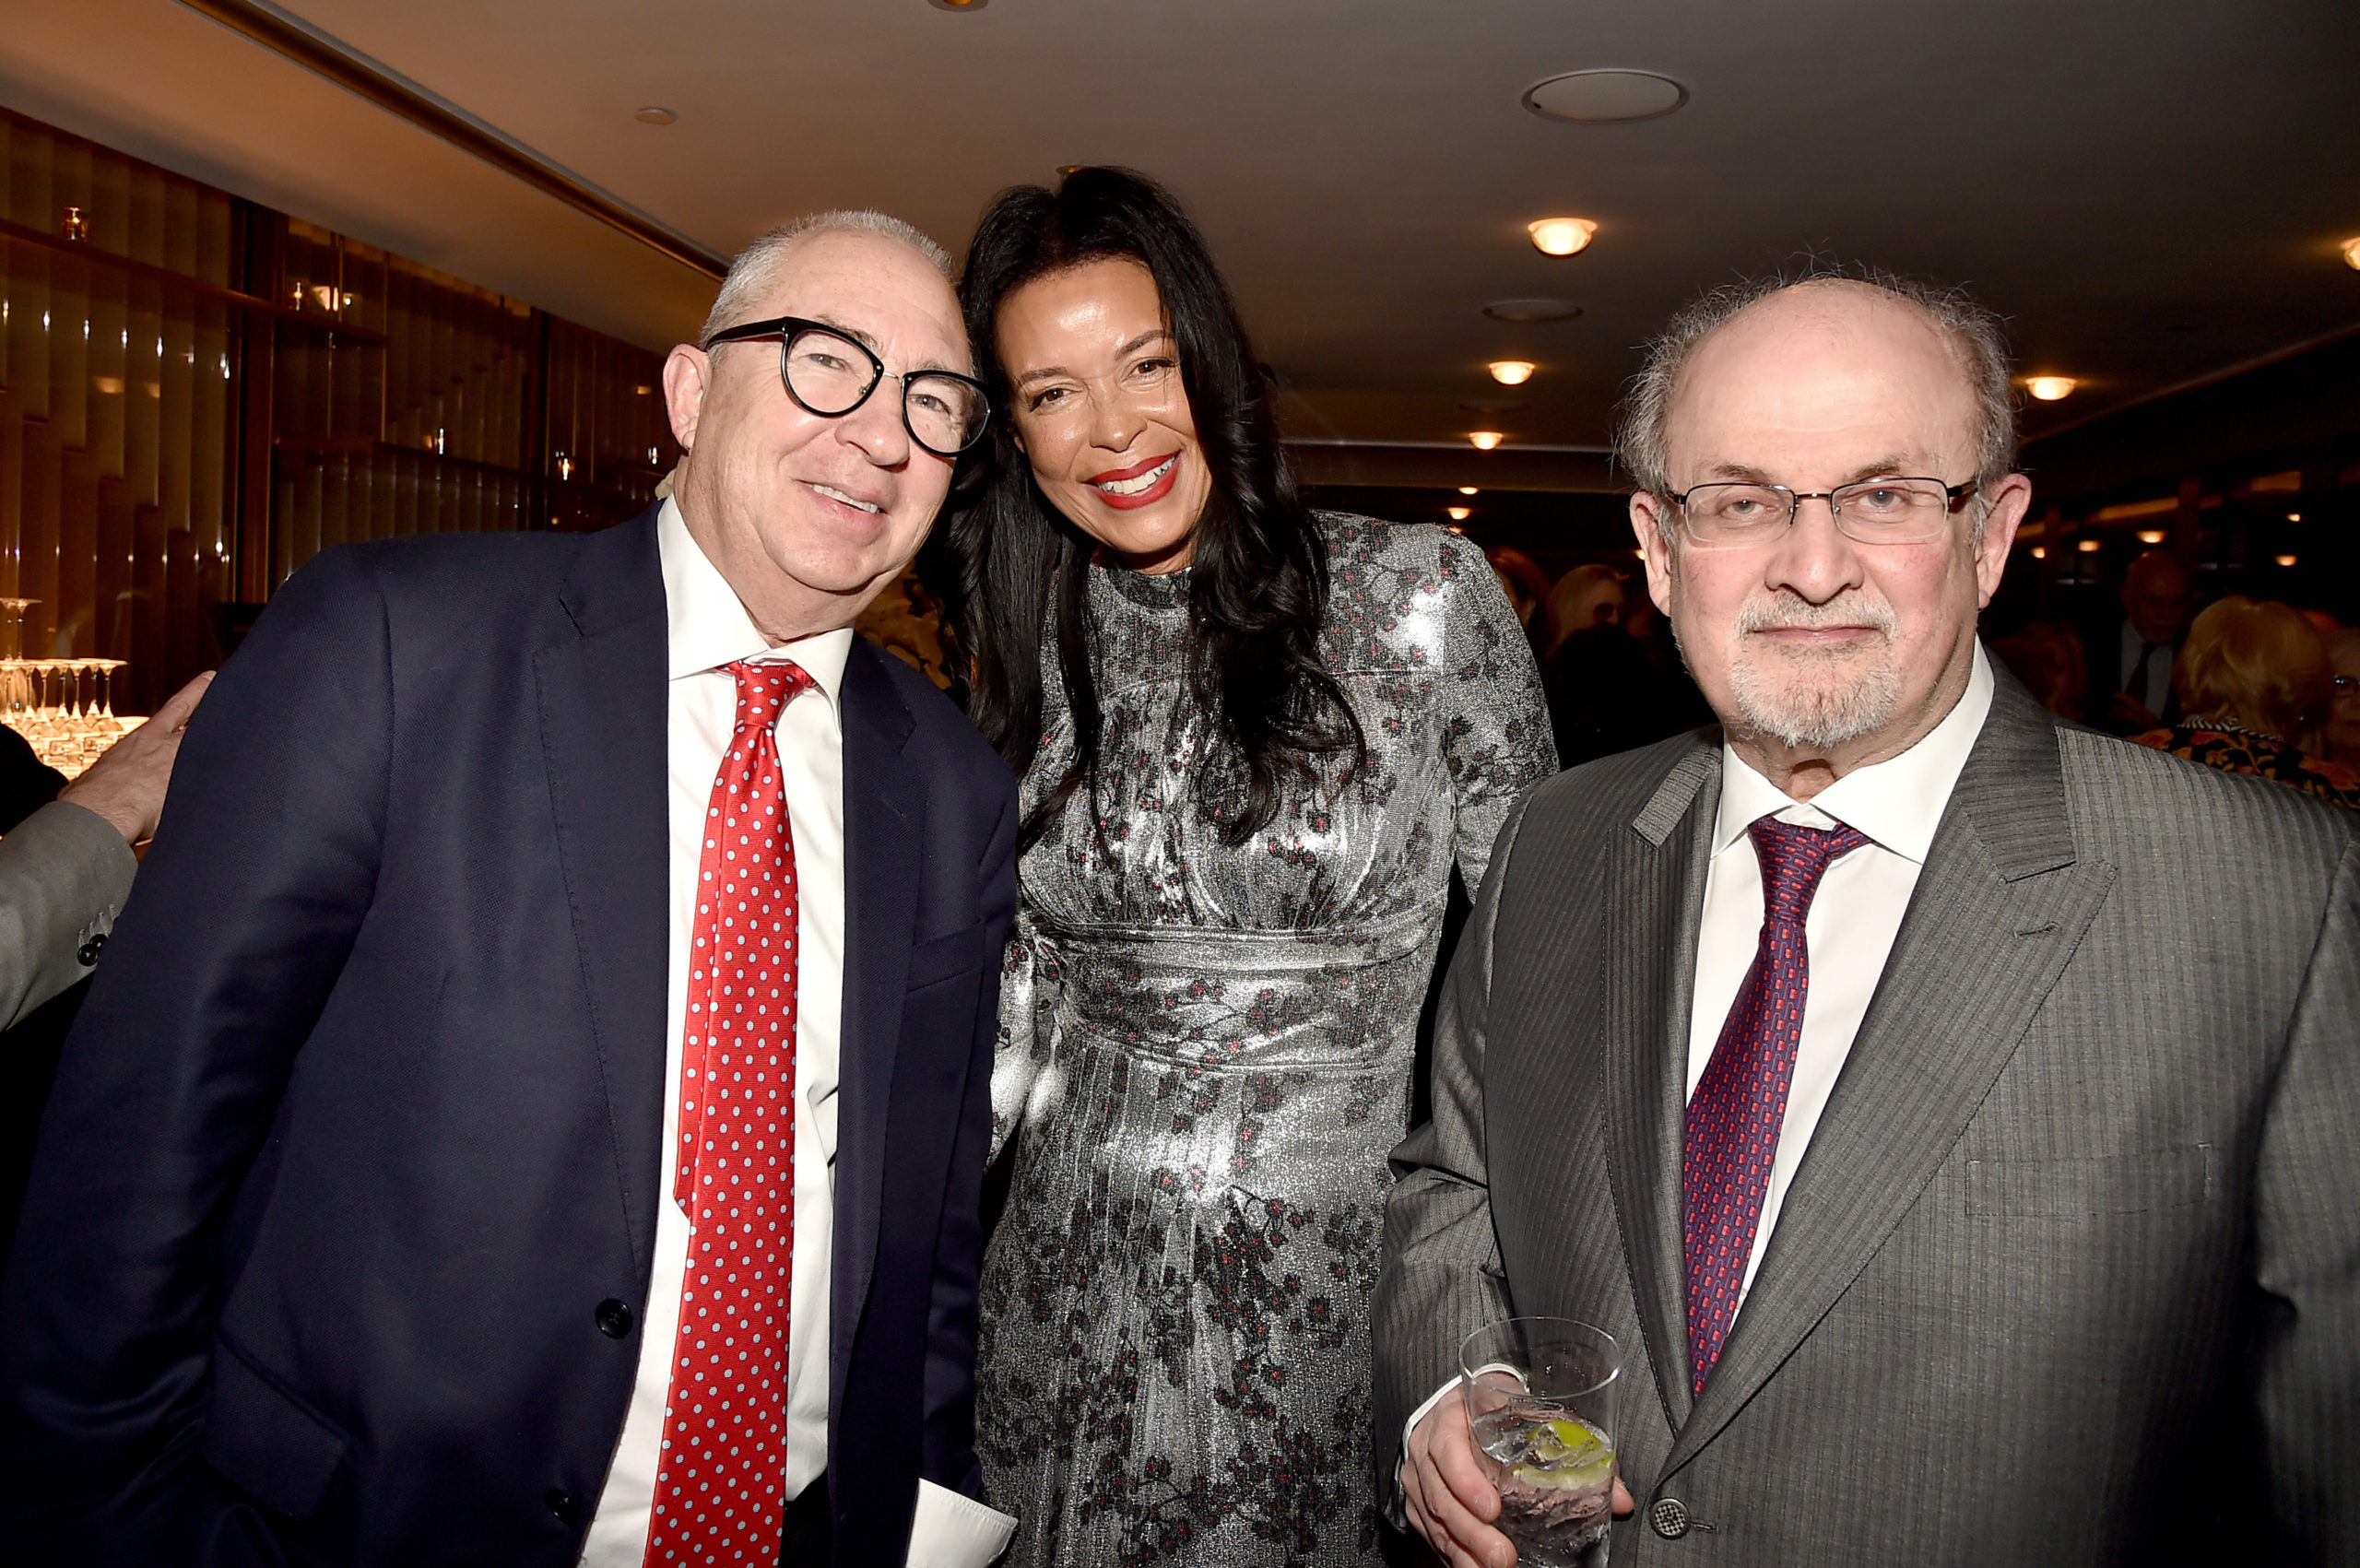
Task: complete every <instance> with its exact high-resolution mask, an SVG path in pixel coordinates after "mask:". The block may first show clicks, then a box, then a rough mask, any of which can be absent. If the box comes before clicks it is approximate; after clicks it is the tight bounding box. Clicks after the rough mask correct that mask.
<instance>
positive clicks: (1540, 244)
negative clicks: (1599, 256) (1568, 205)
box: [1524, 218, 1598, 256]
mask: <svg viewBox="0 0 2360 1568" xmlns="http://www.w3.org/2000/svg"><path fill="white" fill-rule="evenodd" d="M1524 231H1525V232H1526V233H1528V234H1529V235H1531V236H1532V242H1533V244H1534V246H1535V247H1537V248H1538V249H1539V250H1540V252H1541V253H1543V254H1545V255H1552V256H1570V255H1572V254H1573V253H1575V252H1576V251H1584V250H1587V249H1588V248H1589V242H1590V240H1591V239H1592V238H1593V237H1594V236H1595V235H1596V234H1597V233H1598V225H1597V224H1595V223H1593V222H1591V221H1590V220H1589V219H1588V218H1534V219H1533V220H1532V221H1531V222H1529V223H1528V224H1526V225H1525V226H1524Z"/></svg>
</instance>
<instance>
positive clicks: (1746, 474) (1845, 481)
mask: <svg viewBox="0 0 2360 1568" xmlns="http://www.w3.org/2000/svg"><path fill="white" fill-rule="evenodd" d="M1910 463H1911V460H1910V459H1909V458H1907V457H1903V456H1899V455H1894V456H1891V457H1884V458H1880V459H1879V460H1878V461H1876V462H1874V463H1863V464H1862V465H1860V466H1858V467H1857V468H1855V469H1853V470H1852V472H1851V473H1850V474H1849V475H1847V476H1846V477H1843V478H1841V479H1838V480H1836V481H1835V489H1843V488H1844V487H1845V486H1846V485H1857V484H1858V483H1859V482H1860V481H1861V480H1863V479H1893V478H1906V477H1915V476H1912V475H1911V474H1910V473H1909V467H1910ZM1705 472H1706V473H1707V474H1708V475H1709V476H1710V477H1711V478H1713V479H1729V480H1733V481H1734V482H1736V483H1738V484H1740V485H1779V486H1784V485H1785V484H1786V481H1785V480H1783V479H1777V478H1773V477H1771V475H1770V472H1769V470H1768V469H1766V468H1756V467H1754V466H1752V464H1750V463H1716V464H1714V465H1713V466H1711V467H1710V468H1708V469H1707V470H1705ZM1929 477H1930V476H1929Z"/></svg>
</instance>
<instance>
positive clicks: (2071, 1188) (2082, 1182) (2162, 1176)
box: [1966, 1143, 2221, 1220]
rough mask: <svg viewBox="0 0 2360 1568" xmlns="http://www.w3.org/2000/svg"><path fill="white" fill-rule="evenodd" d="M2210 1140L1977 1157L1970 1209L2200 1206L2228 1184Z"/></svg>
mask: <svg viewBox="0 0 2360 1568" xmlns="http://www.w3.org/2000/svg"><path fill="white" fill-rule="evenodd" d="M2220 1185H2221V1177H2220V1170H2219V1150H2218V1149H2216V1148H2215V1147H2214V1146H2213V1145H2212V1144H2209V1143H2195V1144H2186V1145H2182V1146H2180V1147H2177V1148H2172V1149H2146V1150H2142V1151H2139V1152H2136V1153H2129V1154H2099V1155H2087V1156H2082V1157H2076V1158H2066V1159H2056V1160H1969V1161H1967V1162H1966V1212H1967V1214H1968V1215H1969V1216H1970V1217H1972V1218H1976V1219H2037V1220H2076V1219H2086V1218H2089V1217H2092V1216H2095V1215H2103V1214H2148V1213H2154V1212H2158V1211H2162V1210H2165V1209H2175V1208H2197V1207H2198V1206H2200V1205H2201V1204H2203V1203H2205V1202H2207V1201H2208V1200H2210V1199H2211V1198H2212V1197H2213V1195H2214V1194H2215V1193H2217V1192H2218V1191H2219V1190H2220Z"/></svg>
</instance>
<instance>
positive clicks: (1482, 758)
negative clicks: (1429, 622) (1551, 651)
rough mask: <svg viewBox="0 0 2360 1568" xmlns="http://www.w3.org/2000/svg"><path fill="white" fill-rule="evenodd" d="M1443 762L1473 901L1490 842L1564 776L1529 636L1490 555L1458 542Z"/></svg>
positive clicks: (1446, 565)
mask: <svg viewBox="0 0 2360 1568" xmlns="http://www.w3.org/2000/svg"><path fill="white" fill-rule="evenodd" d="M1442 571H1443V576H1444V578H1445V582H1446V583H1447V584H1448V585H1447V588H1446V590H1445V608H1444V621H1443V650H1444V653H1443V664H1444V675H1445V683H1444V685H1443V688H1442V690H1441V692H1440V697H1441V701H1442V702H1443V704H1444V707H1445V715H1444V720H1443V725H1444V727H1443V761H1444V765H1445V767H1446V768H1447V769H1448V770H1449V773H1450V793H1451V804H1452V807H1453V808H1454V811H1455V815H1456V819H1457V821H1456V827H1455V837H1454V848H1455V851H1456V853H1457V858H1458V874H1459V877H1460V878H1461V879H1463V880H1464V881H1465V882H1466V884H1467V887H1468V890H1469V892H1470V893H1471V892H1472V891H1473V890H1475V889H1476V888H1478V887H1481V885H1482V882H1483V873H1484V871H1485V870H1486V869H1487V868H1488V867H1490V865H1491V862H1492V843H1493V840H1495V839H1497V838H1498V837H1499V836H1500V828H1501V826H1502V825H1503V824H1504V823H1505V822H1506V821H1507V818H1508V813H1509V812H1510V811H1512V810H1514V809H1515V808H1516V802H1518V801H1519V800H1522V799H1523V798H1524V796H1525V794H1526V792H1527V791H1528V790H1530V789H1531V788H1532V786H1533V785H1535V784H1539V783H1540V781H1541V780H1543V779H1545V778H1547V777H1548V776H1549V775H1550V774H1552V773H1553V772H1556V771H1557V743H1556V741H1555V740H1554V738H1552V736H1551V733H1550V729H1549V704H1548V701H1547V700H1546V699H1545V698H1544V697H1543V696H1542V695H1541V691H1540V669H1539V668H1538V667H1537V666H1535V665H1534V664H1533V661H1532V647H1531V644H1530V643H1527V642H1526V641H1525V637H1524V628H1523V626H1522V625H1521V624H1519V623H1518V622H1517V620H1516V611H1515V610H1513V609H1511V608H1509V607H1508V596H1507V595H1506V594H1505V593H1504V591H1503V590H1502V589H1501V587H1500V580H1499V579H1498V578H1497V577H1495V576H1493V573H1492V569H1491V567H1490V566H1489V565H1488V564H1487V563H1486V562H1485V561H1484V560H1483V556H1482V552H1481V551H1480V550H1478V549H1476V548H1474V547H1473V546H1472V545H1469V544H1466V543H1464V542H1463V541H1461V540H1459V539H1457V538H1456V537H1452V538H1449V539H1447V540H1445V543H1444V545H1443V547H1442Z"/></svg>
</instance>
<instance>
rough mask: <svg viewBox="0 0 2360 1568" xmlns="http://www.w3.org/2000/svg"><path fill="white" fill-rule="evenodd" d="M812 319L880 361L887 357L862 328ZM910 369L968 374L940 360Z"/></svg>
mask: <svg viewBox="0 0 2360 1568" xmlns="http://www.w3.org/2000/svg"><path fill="white" fill-rule="evenodd" d="M811 319H812V320H813V321H815V322H818V323H819V324H820V325H821V326H824V327H826V328H827V329H828V330H829V331H830V332H833V333H837V334H840V335H842V336H845V337H849V338H851V339H852V340H853V341H854V342H855V343H857V344H859V345H860V346H861V347H862V348H866V349H867V350H868V351H869V352H870V353H872V354H874V355H876V356H877V357H878V358H879V359H880V360H881V359H883V358H884V357H885V346H884V345H883V344H881V343H879V342H878V341H877V339H876V338H875V337H874V336H871V335H870V334H868V333H866V332H863V331H861V330H860V328H858V327H856V326H846V325H845V324H844V323H842V322H840V321H835V320H832V319H831V318H829V317H827V316H813V317H812V318H811ZM910 369H911V371H950V373H951V374H952V375H955V376H963V375H965V374H966V373H967V372H966V371H962V370H960V369H958V368H957V367H956V366H953V365H948V364H945V363H943V361H941V360H920V361H919V362H918V363H916V364H914V365H912V366H911V367H910Z"/></svg>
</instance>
